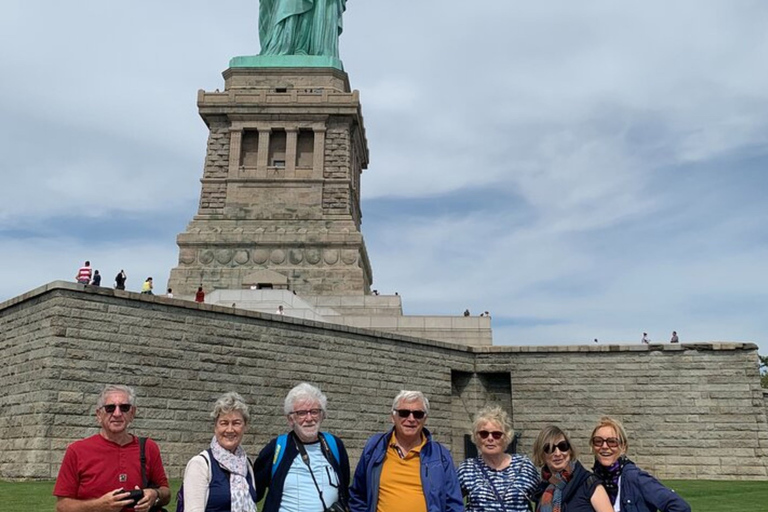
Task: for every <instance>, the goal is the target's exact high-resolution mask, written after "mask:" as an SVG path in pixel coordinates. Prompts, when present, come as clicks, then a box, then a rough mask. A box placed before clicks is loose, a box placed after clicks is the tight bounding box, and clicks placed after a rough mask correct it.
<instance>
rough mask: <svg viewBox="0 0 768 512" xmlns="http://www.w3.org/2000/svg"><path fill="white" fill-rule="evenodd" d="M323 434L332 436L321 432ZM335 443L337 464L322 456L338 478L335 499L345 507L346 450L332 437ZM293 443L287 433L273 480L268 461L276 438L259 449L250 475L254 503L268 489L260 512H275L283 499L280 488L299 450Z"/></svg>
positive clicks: (347, 474)
mask: <svg viewBox="0 0 768 512" xmlns="http://www.w3.org/2000/svg"><path fill="white" fill-rule="evenodd" d="M324 434H325V435H333V434H328V433H327V432H324ZM333 438H334V439H335V440H336V444H337V446H338V448H339V459H340V460H339V461H338V462H337V461H336V459H335V458H334V457H333V455H332V454H330V453H326V454H325V457H326V459H328V462H330V463H331V466H333V469H334V470H336V474H337V475H338V477H339V484H340V485H339V499H340V500H341V501H342V502H343V503H344V504H345V505H346V504H347V503H348V502H349V457H348V455H347V449H346V448H344V443H342V442H341V439H339V438H338V437H336V436H333ZM296 442H299V441H298V439H296V438H295V434H294V433H293V432H291V433H290V434H288V442H287V443H286V445H285V454H283V458H282V459H281V460H280V465H279V466H278V467H277V470H276V471H275V476H274V478H273V477H272V459H273V458H274V456H275V446H276V445H277V438H275V439H272V440H271V441H270V442H269V443H267V445H266V446H265V447H264V448H263V449H262V450H261V452H260V453H259V456H258V457H257V458H256V461H255V462H254V463H253V475H254V477H255V478H256V501H257V502H258V501H260V500H261V499H262V498H263V497H264V493H266V492H267V489H269V493H267V499H266V500H264V504H263V505H262V508H261V512H278V511H279V510H280V502H281V501H282V499H283V485H284V484H285V477H286V476H287V475H288V470H289V469H290V468H291V464H293V461H294V459H295V458H296V457H297V456H298V455H299V450H298V448H296ZM326 505H327V506H329V507H330V506H331V504H330V503H326Z"/></svg>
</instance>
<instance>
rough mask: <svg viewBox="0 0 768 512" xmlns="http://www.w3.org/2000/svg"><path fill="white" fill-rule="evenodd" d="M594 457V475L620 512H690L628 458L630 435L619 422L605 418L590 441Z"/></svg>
mask: <svg viewBox="0 0 768 512" xmlns="http://www.w3.org/2000/svg"><path fill="white" fill-rule="evenodd" d="M590 444H591V445H592V453H594V454H595V466H594V472H595V476H597V477H598V478H599V479H600V481H601V482H602V484H603V487H605V490H606V491H607V492H608V497H609V498H610V499H611V503H612V504H613V509H614V510H615V511H617V512H629V511H637V512H651V511H653V512H655V511H656V510H660V511H661V512H691V507H690V505H688V503H686V502H685V500H684V499H683V498H681V497H680V496H678V495H677V494H676V493H675V491H673V490H671V489H668V488H667V487H664V485H663V484H662V483H661V482H659V481H658V480H656V479H655V478H654V477H653V475H651V474H649V473H646V472H645V471H643V470H642V469H640V468H638V467H637V466H635V464H634V463H633V462H632V461H631V460H629V459H628V458H627V455H626V454H627V448H628V446H629V443H628V441H627V433H626V431H625V430H624V426H623V425H622V424H621V422H619V421H618V420H615V419H613V418H611V417H610V416H603V417H602V418H600V421H598V423H597V426H596V427H595V428H594V430H592V437H591V438H590Z"/></svg>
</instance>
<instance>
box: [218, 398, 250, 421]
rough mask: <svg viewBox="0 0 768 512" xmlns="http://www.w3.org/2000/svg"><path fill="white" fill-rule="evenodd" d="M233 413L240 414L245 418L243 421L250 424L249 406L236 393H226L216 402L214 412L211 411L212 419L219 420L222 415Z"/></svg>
mask: <svg viewBox="0 0 768 512" xmlns="http://www.w3.org/2000/svg"><path fill="white" fill-rule="evenodd" d="M231 412H239V413H240V414H241V415H242V416H243V420H244V421H245V422H246V423H248V418H249V415H248V405H246V403H245V401H244V400H243V397H242V396H240V395H239V394H238V393H235V392H234V391H230V392H229V393H224V394H223V395H221V396H220V397H219V399H218V400H216V403H215V404H214V405H213V411H211V418H213V419H214V421H215V420H216V419H218V417H219V416H221V415H222V414H229V413H231Z"/></svg>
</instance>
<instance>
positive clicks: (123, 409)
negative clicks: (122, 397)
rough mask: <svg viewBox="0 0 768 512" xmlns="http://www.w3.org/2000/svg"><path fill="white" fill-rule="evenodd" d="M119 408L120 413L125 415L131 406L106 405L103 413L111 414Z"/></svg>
mask: <svg viewBox="0 0 768 512" xmlns="http://www.w3.org/2000/svg"><path fill="white" fill-rule="evenodd" d="M118 407H119V408H120V412H121V413H123V414H126V413H127V412H128V411H130V410H131V407H133V404H120V405H117V404H107V405H105V406H103V407H102V408H103V409H104V412H106V413H107V414H113V413H114V412H115V410H116V409H117V408H118Z"/></svg>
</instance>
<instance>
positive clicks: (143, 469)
mask: <svg viewBox="0 0 768 512" xmlns="http://www.w3.org/2000/svg"><path fill="white" fill-rule="evenodd" d="M146 444H147V438H146V437H140V438H139V460H141V488H142V489H146V488H147V468H146V465H147V454H146V453H145V451H144V446H145V445H146Z"/></svg>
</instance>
